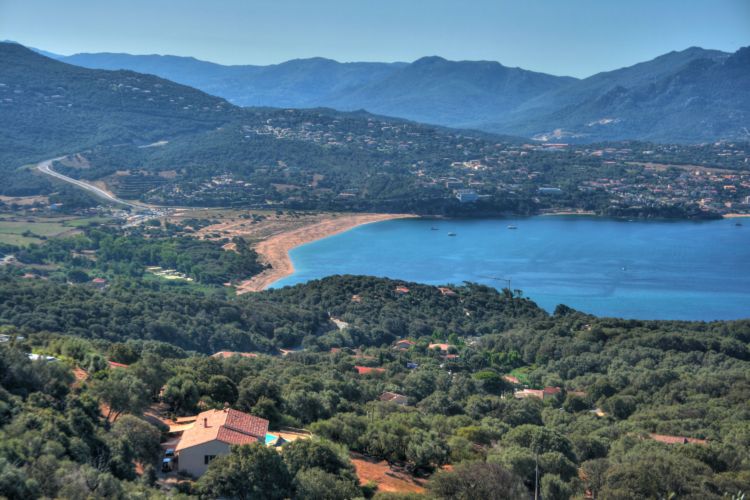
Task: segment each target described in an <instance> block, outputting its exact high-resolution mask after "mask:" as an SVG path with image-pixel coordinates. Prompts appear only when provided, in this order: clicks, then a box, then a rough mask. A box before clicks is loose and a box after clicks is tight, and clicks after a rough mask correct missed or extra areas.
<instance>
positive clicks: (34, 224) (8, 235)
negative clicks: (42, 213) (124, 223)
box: [0, 214, 109, 246]
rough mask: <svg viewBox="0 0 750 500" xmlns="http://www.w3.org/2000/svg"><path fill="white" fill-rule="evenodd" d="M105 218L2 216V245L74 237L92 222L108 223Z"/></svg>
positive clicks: (0, 238)
mask: <svg viewBox="0 0 750 500" xmlns="http://www.w3.org/2000/svg"><path fill="white" fill-rule="evenodd" d="M108 220H109V219H107V218H105V217H70V216H64V217H28V216H12V215H7V214H4V215H3V216H0V243H5V244H8V245H16V246H26V245H30V244H32V243H41V242H42V241H44V239H46V238H55V237H58V236H61V235H73V234H75V233H76V232H77V229H78V228H80V227H84V226H86V225H88V224H90V223H92V222H99V223H103V222H107V221H108Z"/></svg>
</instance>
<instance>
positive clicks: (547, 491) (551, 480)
mask: <svg viewBox="0 0 750 500" xmlns="http://www.w3.org/2000/svg"><path fill="white" fill-rule="evenodd" d="M572 494H573V489H572V488H571V487H570V485H569V484H568V483H566V482H565V481H563V480H562V479H561V478H560V476H558V475H555V474H545V475H544V476H543V477H542V498H544V500H569V499H570V497H571V495H572Z"/></svg>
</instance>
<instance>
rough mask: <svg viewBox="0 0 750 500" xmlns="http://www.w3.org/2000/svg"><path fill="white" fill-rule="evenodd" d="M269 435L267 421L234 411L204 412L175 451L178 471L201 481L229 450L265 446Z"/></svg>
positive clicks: (185, 432) (183, 436) (184, 434)
mask: <svg viewBox="0 0 750 500" xmlns="http://www.w3.org/2000/svg"><path fill="white" fill-rule="evenodd" d="M267 433H268V420H266V419H263V418H259V417H256V416H254V415H250V414H248V413H243V412H241V411H237V410H232V409H225V410H208V411H204V412H202V413H200V414H199V415H198V417H197V418H196V420H195V423H194V424H193V426H192V427H190V428H188V429H186V430H185V431H184V432H183V433H182V438H180V442H179V443H178V444H177V447H176V448H175V453H176V454H177V457H178V464H179V470H180V471H182V472H187V473H188V474H191V475H193V476H195V477H198V476H200V475H201V474H203V473H204V472H206V469H207V468H208V464H209V463H210V462H211V460H213V459H214V458H216V457H217V456H218V455H226V454H228V453H229V447H230V446H232V445H242V444H250V443H265V440H266V434H267Z"/></svg>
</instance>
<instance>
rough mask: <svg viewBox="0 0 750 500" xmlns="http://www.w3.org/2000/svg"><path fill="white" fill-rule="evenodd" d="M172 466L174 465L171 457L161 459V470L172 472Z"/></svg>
mask: <svg viewBox="0 0 750 500" xmlns="http://www.w3.org/2000/svg"><path fill="white" fill-rule="evenodd" d="M173 467H174V460H173V459H172V458H165V459H163V460H162V461H161V471H162V472H172V468H173Z"/></svg>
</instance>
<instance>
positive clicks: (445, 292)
mask: <svg viewBox="0 0 750 500" xmlns="http://www.w3.org/2000/svg"><path fill="white" fill-rule="evenodd" d="M438 290H439V291H440V293H441V294H443V295H444V296H446V297H455V296H456V295H458V294H457V293H456V292H454V291H453V290H451V289H450V288H448V287H444V286H439V287H438Z"/></svg>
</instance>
